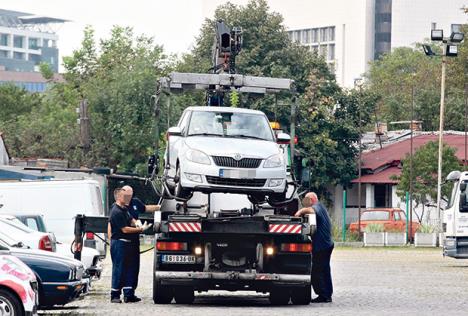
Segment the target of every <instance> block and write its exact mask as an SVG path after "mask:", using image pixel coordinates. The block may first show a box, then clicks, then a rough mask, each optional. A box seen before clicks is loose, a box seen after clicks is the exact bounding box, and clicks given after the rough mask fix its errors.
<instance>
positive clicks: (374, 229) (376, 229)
mask: <svg viewBox="0 0 468 316" xmlns="http://www.w3.org/2000/svg"><path fill="white" fill-rule="evenodd" d="M364 231H365V232H366V233H383V232H384V226H383V225H382V224H369V225H367V226H366V229H365V230H364Z"/></svg>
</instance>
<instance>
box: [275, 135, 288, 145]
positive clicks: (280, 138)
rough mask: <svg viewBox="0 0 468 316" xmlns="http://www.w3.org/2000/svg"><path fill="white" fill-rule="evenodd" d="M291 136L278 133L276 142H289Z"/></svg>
mask: <svg viewBox="0 0 468 316" xmlns="http://www.w3.org/2000/svg"><path fill="white" fill-rule="evenodd" d="M290 141H291V137H290V136H289V135H288V134H286V133H278V135H277V136H276V142H277V143H278V144H289V142H290Z"/></svg>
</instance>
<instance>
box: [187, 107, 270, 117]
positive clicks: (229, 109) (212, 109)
mask: <svg viewBox="0 0 468 316" xmlns="http://www.w3.org/2000/svg"><path fill="white" fill-rule="evenodd" d="M185 110H186V111H189V110H190V111H205V112H232V113H249V114H260V115H265V113H263V112H262V111H258V110H251V109H244V108H233V107H228V106H189V107H188V108H186V109H185Z"/></svg>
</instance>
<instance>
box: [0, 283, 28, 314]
mask: <svg viewBox="0 0 468 316" xmlns="http://www.w3.org/2000/svg"><path fill="white" fill-rule="evenodd" d="M0 314H1V315H11V316H22V315H24V311H23V305H22V303H21V301H20V300H19V299H18V298H17V297H16V295H14V294H13V293H12V292H10V291H8V290H6V289H0Z"/></svg>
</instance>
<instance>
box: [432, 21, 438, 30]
mask: <svg viewBox="0 0 468 316" xmlns="http://www.w3.org/2000/svg"><path fill="white" fill-rule="evenodd" d="M435 29H437V23H436V22H432V23H431V30H435Z"/></svg>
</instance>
